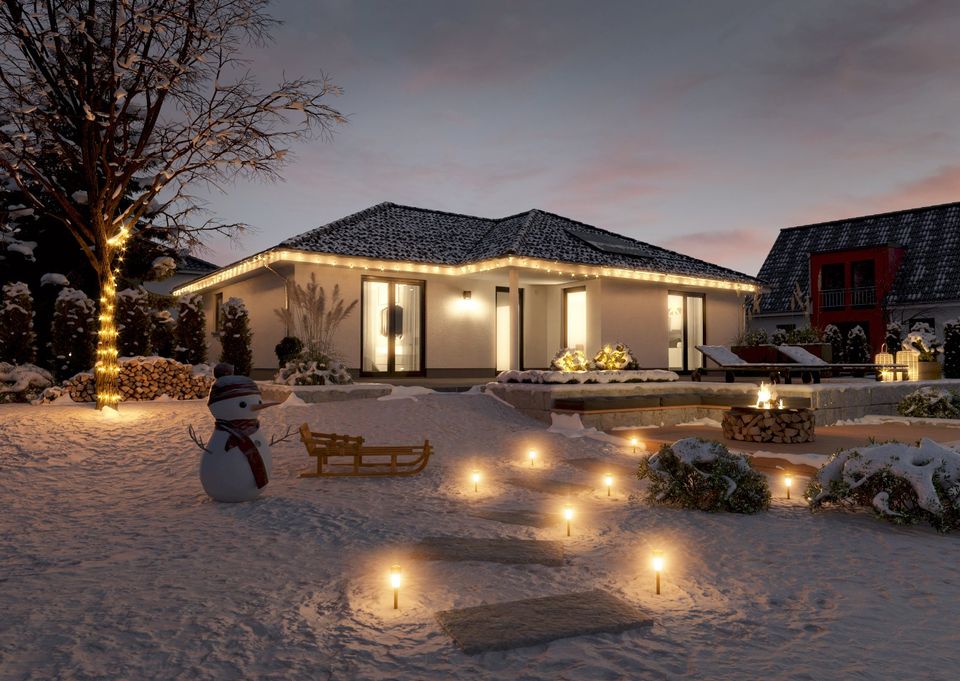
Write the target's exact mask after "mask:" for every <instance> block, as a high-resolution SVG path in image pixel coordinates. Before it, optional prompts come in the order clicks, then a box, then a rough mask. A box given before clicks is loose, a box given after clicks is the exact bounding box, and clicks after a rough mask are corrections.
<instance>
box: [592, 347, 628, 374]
mask: <svg viewBox="0 0 960 681" xmlns="http://www.w3.org/2000/svg"><path fill="white" fill-rule="evenodd" d="M638 366H639V365H638V364H637V360H635V359H634V358H633V353H632V352H630V348H628V347H627V346H626V345H625V344H624V343H616V344H614V345H610V344H607V345H604V346H603V347H602V348H600V351H599V352H598V353H597V354H596V355H594V357H593V368H595V369H596V370H597V371H624V370H628V371H629V370H632V369H636V368H637V367H638Z"/></svg>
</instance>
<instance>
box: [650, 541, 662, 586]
mask: <svg viewBox="0 0 960 681" xmlns="http://www.w3.org/2000/svg"><path fill="white" fill-rule="evenodd" d="M650 562H651V563H652V565H653V571H654V573H655V574H656V579H657V594H658V595H659V594H660V573H661V572H663V564H664V560H663V551H660V550H659V549H655V550H654V552H653V557H652V559H651V561H650Z"/></svg>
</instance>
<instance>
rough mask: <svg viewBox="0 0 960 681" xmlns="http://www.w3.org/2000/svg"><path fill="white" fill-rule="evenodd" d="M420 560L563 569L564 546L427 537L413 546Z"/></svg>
mask: <svg viewBox="0 0 960 681" xmlns="http://www.w3.org/2000/svg"><path fill="white" fill-rule="evenodd" d="M410 556H411V558H414V559H419V560H446V561H470V560H475V561H481V562H486V563H507V564H513V565H529V564H538V565H549V566H551V567H560V566H562V565H563V542H559V541H542V540H537V539H510V538H506V539H503V538H490V539H487V538H477V537H425V538H424V539H422V540H421V541H420V542H419V543H417V544H414V545H413V551H412V552H411V554H410Z"/></svg>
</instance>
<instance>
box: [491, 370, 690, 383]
mask: <svg viewBox="0 0 960 681" xmlns="http://www.w3.org/2000/svg"><path fill="white" fill-rule="evenodd" d="M678 380H680V377H679V376H678V375H677V374H676V373H674V372H673V371H666V370H664V369H638V370H635V371H543V370H541V369H527V370H525V371H501V372H500V373H499V374H497V382H498V383H571V384H572V383H649V382H658V381H678Z"/></svg>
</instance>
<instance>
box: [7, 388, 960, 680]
mask: <svg viewBox="0 0 960 681" xmlns="http://www.w3.org/2000/svg"><path fill="white" fill-rule="evenodd" d="M304 421H307V422H309V423H310V425H311V427H312V428H313V429H314V430H318V431H325V432H341V433H342V432H346V433H351V434H361V435H364V436H365V437H366V438H368V440H369V442H370V443H371V444H385V443H394V444H403V443H416V442H418V441H421V440H422V438H424V437H426V436H429V438H430V441H431V443H432V444H434V445H435V446H436V452H437V454H436V456H435V457H434V458H432V459H431V462H430V464H429V465H428V467H427V469H426V470H425V471H424V472H423V473H422V474H421V475H419V476H416V477H411V478H393V479H390V478H384V479H304V478H300V477H298V474H299V472H300V471H302V470H306V469H307V468H308V467H309V466H310V465H311V460H310V459H309V458H308V457H307V456H306V455H305V453H304V451H303V448H302V445H301V444H300V443H299V442H297V441H296V439H295V438H293V439H291V440H288V441H286V442H283V443H280V444H277V445H276V446H275V447H274V448H273V456H274V466H273V475H272V479H271V481H270V484H269V485H268V486H267V487H266V489H265V490H264V494H263V496H262V497H261V498H260V499H259V500H257V501H255V502H251V503H246V504H229V505H228V504H222V505H221V504H217V503H214V502H211V501H210V500H209V499H208V498H207V497H206V495H205V494H204V493H203V490H202V489H201V487H200V482H199V479H198V475H197V469H198V465H199V456H198V451H197V449H196V447H195V446H194V444H193V443H192V442H191V441H190V440H189V438H188V436H187V432H186V429H187V425H188V424H193V425H194V426H195V427H196V428H197V429H198V430H200V431H201V432H203V431H206V430H208V429H210V428H211V427H212V417H211V416H210V413H209V411H208V410H207V407H206V405H205V404H204V403H203V402H200V401H196V402H170V403H130V404H124V405H122V406H121V409H120V411H119V413H117V414H115V415H114V416H113V417H112V418H107V417H105V416H102V415H101V414H98V413H97V412H95V411H94V410H93V408H92V407H90V406H82V405H69V404H65V405H63V406H58V407H57V408H56V418H51V417H50V410H49V409H44V408H38V407H31V406H28V405H5V406H0V432H2V433H3V438H2V439H0V461H2V464H3V475H2V476H0V518H2V519H3V520H2V524H0V594H2V599H3V600H2V602H3V617H2V619H0V677H2V678H4V679H6V678H10V679H21V678H23V679H26V678H35V679H41V678H42V679H50V678H64V679H67V678H69V679H92V678H96V679H102V680H104V681H112V680H118V679H150V678H170V679H181V678H182V679H186V678H203V679H239V678H256V679H271V680H272V679H315V678H330V679H336V680H338V681H339V680H340V679H378V678H391V679H414V678H416V679H453V678H457V679H513V678H523V679H530V680H536V679H551V680H553V679H571V680H572V679H577V680H579V679H601V678H603V679H620V678H626V679H654V678H655V679H711V680H712V681H732V680H741V679H773V680H783V681H786V680H788V679H816V680H817V681H841V680H846V679H851V678H858V679H890V678H911V679H924V680H925V681H926V680H929V681H947V680H950V679H953V678H954V677H955V660H956V633H955V627H954V626H953V625H952V624H951V623H953V622H956V621H957V620H958V618H960V599H957V597H956V588H957V587H956V585H957V583H958V582H960V543H958V542H957V541H956V537H955V536H953V535H947V536H942V535H939V534H938V533H936V532H935V531H934V530H932V529H931V528H928V527H926V526H914V527H898V526H892V525H890V524H888V523H883V522H879V521H878V520H877V519H876V518H874V517H873V516H872V515H871V514H870V513H859V512H846V511H835V510H832V509H829V510H825V511H823V512H820V513H817V514H811V513H810V512H809V511H807V509H806V507H805V504H804V502H803V501H802V500H799V499H794V500H792V501H786V500H783V499H775V500H774V502H773V507H772V508H771V510H770V511H768V512H761V513H758V514H756V515H740V514H724V513H715V514H710V513H699V512H695V511H684V510H677V509H671V508H660V507H653V506H646V505H644V504H641V503H639V502H636V501H630V500H629V499H628V496H629V495H631V494H633V495H634V496H636V495H637V494H638V490H639V489H640V484H641V483H638V482H637V481H636V480H634V479H628V478H621V477H618V478H617V480H616V484H615V486H614V489H613V492H614V496H613V497H612V498H607V497H606V490H605V488H603V487H602V485H601V483H600V481H599V480H597V481H594V480H592V479H591V476H590V474H586V473H584V472H583V471H582V470H580V469H577V468H575V467H574V466H571V465H569V464H567V463H565V461H566V460H569V459H577V458H581V459H582V458H585V457H593V458H601V459H603V460H606V461H609V462H610V463H617V464H620V465H625V466H631V467H632V466H633V465H635V457H631V456H629V455H628V454H627V453H625V452H624V451H623V449H622V448H620V447H616V446H614V445H612V444H604V443H599V442H597V441H594V440H590V439H584V438H567V437H564V436H562V435H560V434H554V433H549V432H547V430H546V428H545V427H544V426H543V425H541V424H539V423H538V422H536V421H533V420H530V419H527V418H525V417H523V416H522V415H521V414H520V413H518V412H517V411H516V410H513V409H508V408H506V407H504V406H503V405H502V404H500V403H499V402H497V401H496V400H493V399H490V397H488V396H486V395H476V394H470V395H463V394H448V393H437V394H427V395H420V396H418V400H417V401H412V400H393V401H377V400H373V399H363V400H348V401H343V402H327V403H323V404H313V405H309V406H290V407H288V408H285V409H279V408H278V409H267V410H264V411H263V412H261V422H262V424H263V430H264V432H265V433H267V434H280V433H283V432H284V431H285V429H286V428H287V426H293V427H294V428H296V427H298V426H299V425H300V424H301V423H302V422H304ZM531 445H535V446H537V447H538V449H539V450H540V451H541V453H542V456H543V458H544V459H545V461H544V463H545V466H544V467H543V468H537V469H535V470H534V471H533V472H532V473H530V474H531V475H535V476H542V477H543V479H551V480H561V481H567V482H577V483H581V484H588V485H594V486H595V490H594V491H593V492H592V493H591V492H584V493H582V494H578V495H575V496H574V497H573V498H571V499H570V501H571V502H572V503H574V504H575V505H576V508H577V514H576V518H575V521H574V526H573V532H574V536H573V537H571V538H570V539H566V537H564V536H562V534H563V531H562V528H561V527H560V526H559V525H558V526H555V527H546V528H536V527H527V526H523V525H507V524H500V523H497V522H494V521H492V520H485V519H480V518H476V517H473V515H472V514H474V513H475V512H480V511H493V510H500V511H510V510H521V509H529V510H536V511H540V512H545V513H556V512H557V510H558V509H559V508H561V507H562V505H563V503H564V502H565V501H567V499H566V498H564V497H562V496H555V495H549V494H544V493H542V492H537V491H533V490H527V489H522V488H518V487H514V486H512V485H509V484H508V483H507V482H506V480H507V479H508V478H511V477H515V476H517V475H518V473H520V471H521V470H522V469H525V462H523V461H522V460H521V454H522V453H523V452H524V451H525V450H526V448H527V447H528V446H531ZM473 468H480V469H481V470H482V471H483V474H484V477H483V481H482V483H481V486H480V491H479V492H478V493H476V494H474V492H473V488H472V485H471V484H470V483H469V471H470V470H471V469H473ZM798 496H799V495H798ZM428 536H464V537H500V538H507V537H517V538H525V539H561V540H563V541H564V543H565V564H564V566H563V567H560V568H557V567H547V566H529V565H518V566H505V565H497V564H492V563H485V562H469V563H464V562H457V563H445V562H414V561H412V560H410V559H409V557H408V554H406V553H405V549H404V548H403V546H404V545H405V544H412V543H415V542H418V541H420V540H421V539H423V538H424V537H428ZM654 548H659V549H662V550H664V551H665V558H666V567H665V570H664V572H663V580H662V584H663V594H662V595H661V596H656V595H654V594H653V575H652V573H651V572H650V570H649V568H648V567H647V564H648V560H649V555H650V551H651V550H652V549H654ZM393 563H400V564H401V565H402V566H403V570H404V572H403V575H404V582H403V586H402V588H401V591H400V609H399V610H397V611H394V610H392V608H391V603H390V598H391V593H390V590H389V588H388V586H387V581H386V573H387V571H388V569H389V566H390V565H391V564H393ZM593 588H600V589H604V590H606V591H608V592H610V593H613V594H615V595H616V596H617V597H618V598H621V599H623V600H625V601H627V602H629V603H633V604H635V605H637V606H638V607H640V608H642V609H644V610H646V611H648V612H649V613H650V614H651V616H652V617H653V618H654V619H655V621H656V624H655V625H654V627H653V629H652V630H648V631H644V630H640V631H636V632H627V633H623V634H617V635H593V636H584V637H579V638H572V639H565V640H560V641H555V642H553V643H549V644H542V645H537V646H533V647H530V648H522V649H517V650H512V651H505V652H495V653H485V654H482V655H478V656H467V655H464V654H463V653H461V652H459V651H458V650H457V648H456V647H455V646H454V645H453V643H452V642H451V641H450V639H449V638H448V637H447V636H446V635H444V634H443V633H442V631H441V630H440V628H439V626H438V624H437V622H436V620H435V619H434V613H436V612H439V611H442V610H448V609H451V608H461V607H468V606H472V605H481V604H483V603H498V602H502V601H507V600H513V599H521V598H530V597H536V596H547V595H554V594H564V593H572V592H577V591H585V590H589V589H593ZM851 642H854V643H853V645H851Z"/></svg>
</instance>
